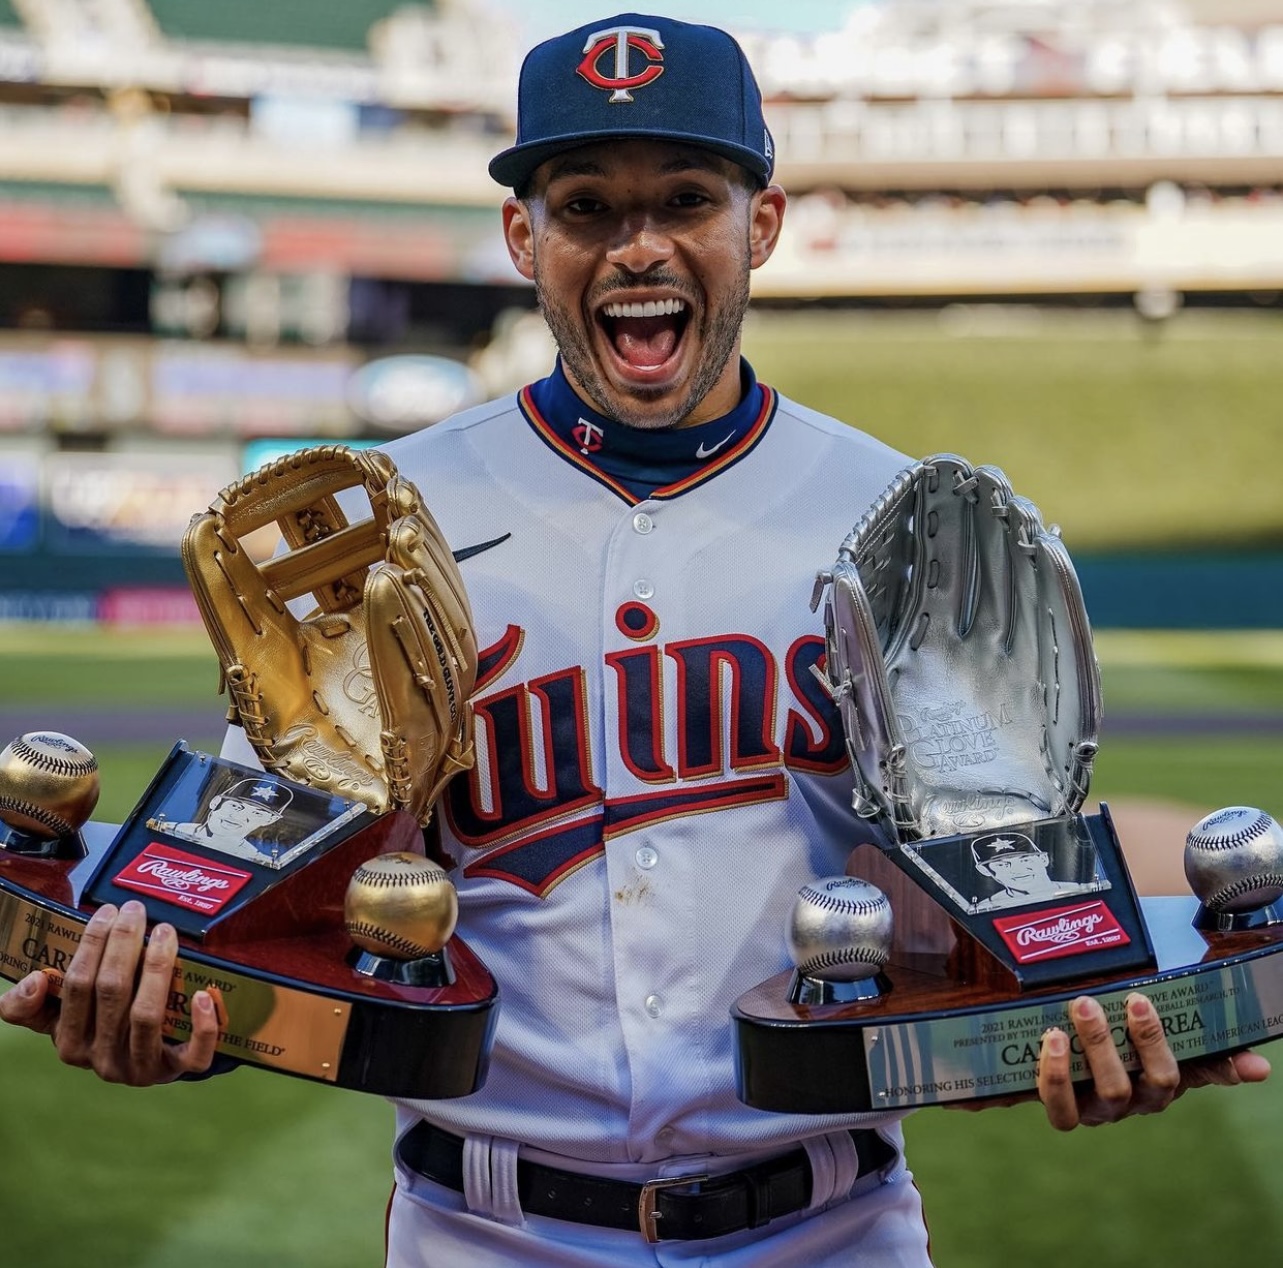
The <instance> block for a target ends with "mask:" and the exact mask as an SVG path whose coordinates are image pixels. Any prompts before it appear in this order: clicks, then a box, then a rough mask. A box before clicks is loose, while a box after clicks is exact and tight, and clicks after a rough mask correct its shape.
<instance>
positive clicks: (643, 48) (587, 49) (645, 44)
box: [575, 26, 664, 105]
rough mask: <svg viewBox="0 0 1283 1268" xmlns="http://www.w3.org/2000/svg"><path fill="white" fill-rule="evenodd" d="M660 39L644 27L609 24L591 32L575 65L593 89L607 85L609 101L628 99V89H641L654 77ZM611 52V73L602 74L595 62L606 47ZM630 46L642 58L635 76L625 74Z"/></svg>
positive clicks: (660, 69)
mask: <svg viewBox="0 0 1283 1268" xmlns="http://www.w3.org/2000/svg"><path fill="white" fill-rule="evenodd" d="M663 47H664V41H663V40H662V39H661V38H660V34H659V32H658V31H655V30H652V29H651V28H650V27H644V26H612V27H608V28H607V29H606V30H604V31H594V32H593V33H592V34H591V35H590V36H589V37H588V42H587V43H586V44H585V45H584V60H583V61H582V62H580V63H579V65H578V66H577V67H576V68H575V69H576V70H577V71H578V72H579V73H580V74H581V75H582V76H583V77H584V78H585V79H586V80H587V81H588V82H589V83H590V84H592V85H593V87H595V88H610V89H613V91H612V92H611V94H610V101H611V104H612V105H613V104H614V103H615V102H618V101H632V99H633V95H632V93H630V92H629V91H628V90H629V89H630V88H644V87H645V86H646V85H647V84H649V83H651V82H653V81H654V80H656V79H658V78H659V77H660V76H661V75H662V74H663V73H664V68H663V66H662V65H660V63H661V62H663V60H664V54H663V51H662V50H663ZM612 48H613V49H614V51H615V65H614V72H615V73H614V74H613V75H603V74H602V73H601V71H600V70H598V68H597V66H598V63H599V62H600V61H601V59H602V57H603V56H604V55H605V54H606V53H607V52H608V51H609V50H610V49H612ZM631 49H636V50H637V51H638V52H639V53H640V54H641V55H642V57H644V58H645V59H646V61H645V62H644V63H643V64H642V69H641V70H639V71H638V72H637V74H635V75H631V74H629V69H630V62H631V58H632V55H631V52H630V50H631Z"/></svg>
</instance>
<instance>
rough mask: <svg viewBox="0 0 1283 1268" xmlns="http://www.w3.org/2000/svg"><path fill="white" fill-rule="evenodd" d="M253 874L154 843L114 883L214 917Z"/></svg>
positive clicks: (130, 863) (113, 880) (120, 873)
mask: <svg viewBox="0 0 1283 1268" xmlns="http://www.w3.org/2000/svg"><path fill="white" fill-rule="evenodd" d="M251 876H252V873H250V872H245V871H242V870H241V869H240V868H238V867H225V866H223V864H221V863H211V862H210V861H209V860H208V859H201V858H197V857H196V855H194V854H187V853H186V852H185V851H183V850H177V849H175V848H174V847H173V846H172V845H162V844H161V843H160V842H159V841H151V842H149V843H148V844H147V847H146V848H145V849H144V850H143V852H142V853H141V854H138V855H136V856H135V857H134V858H133V859H132V860H131V861H130V862H129V864H128V865H127V866H126V867H125V868H124V869H123V870H122V871H120V872H119V873H118V874H117V875H116V876H114V877H112V883H113V884H116V885H119V886H121V887H122V888H124V889H132V890H135V891H137V892H138V893H140V894H146V895H148V896H149V897H151V898H159V899H160V900H161V902H166V903H174V904H175V905H176V906H179V907H191V908H192V909H193V910H195V911H201V912H205V913H207V914H212V913H214V912H217V911H221V910H222V909H223V907H225V906H226V905H227V903H228V902H229V900H230V899H231V898H232V897H233V896H234V895H235V894H236V893H238V892H239V891H240V890H241V889H242V888H243V887H244V885H245V883H246V882H247V881H248V880H250V878H251Z"/></svg>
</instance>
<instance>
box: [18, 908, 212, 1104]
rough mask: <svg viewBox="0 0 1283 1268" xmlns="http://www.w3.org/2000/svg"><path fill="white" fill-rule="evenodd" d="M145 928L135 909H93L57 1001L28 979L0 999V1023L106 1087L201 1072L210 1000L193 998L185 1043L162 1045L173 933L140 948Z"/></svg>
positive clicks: (35, 977)
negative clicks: (41, 1041)
mask: <svg viewBox="0 0 1283 1268" xmlns="http://www.w3.org/2000/svg"><path fill="white" fill-rule="evenodd" d="M145 929H146V918H145V914H144V911H143V906H142V904H141V903H136V902H127V903H125V904H124V905H123V906H122V907H120V908H119V910H117V908H115V907H113V906H112V905H110V904H107V905H106V906H103V907H100V908H99V909H98V910H97V911H96V912H94V914H93V916H92V917H91V918H90V920H89V923H88V924H87V925H86V926H85V931H84V936H83V937H82V939H81V942H80V946H79V947H78V948H77V950H76V954H75V955H74V956H73V957H72V961H71V963H70V965H68V967H67V973H66V976H65V978H64V979H63V984H62V998H61V1002H60V1001H59V1000H58V999H56V998H55V997H54V996H53V995H52V994H51V993H50V990H49V978H48V977H47V976H46V975H45V974H44V973H42V972H35V973H30V974H28V975H27V976H26V977H25V978H23V979H22V981H21V982H19V983H18V984H17V985H16V986H15V987H14V988H13V989H12V990H10V991H8V992H7V993H6V994H5V995H4V996H0V1020H3V1021H6V1022H9V1023H10V1024H12V1025H15V1026H23V1027H25V1028H26V1029H28V1030H34V1031H36V1032H37V1033H40V1034H46V1035H49V1036H50V1037H51V1038H52V1039H53V1043H54V1047H55V1048H57V1050H58V1056H59V1059H60V1060H62V1061H63V1062H65V1063H66V1064H67V1065H73V1066H79V1067H81V1068H83V1069H89V1070H93V1071H94V1072H95V1073H96V1074H97V1075H98V1077H99V1078H101V1079H104V1080H106V1081H107V1082H108V1083H127V1084H129V1085H130V1086H132V1087H148V1086H151V1085H152V1084H156V1083H170V1082H172V1081H173V1080H174V1079H177V1078H180V1077H182V1076H183V1075H188V1074H200V1073H203V1072H204V1071H206V1070H207V1069H209V1066H210V1063H211V1062H212V1061H213V1059H214V1050H215V1046H216V1044H217V1042H218V1015H217V1011H216V1009H215V1007H214V1001H213V999H212V998H211V997H210V994H209V992H208V991H203V990H202V991H196V992H195V993H194V994H193V996H192V999H191V1009H192V1033H191V1038H190V1039H188V1040H187V1041H186V1042H185V1043H180V1044H173V1043H169V1042H167V1041H166V1040H165V1039H164V1037H163V1033H162V1026H163V1023H164V1018H165V1005H166V1003H167V1001H168V999H169V991H170V987H171V983H172V982H173V975H174V965H175V963H176V961H177V959H178V936H177V934H176V933H175V932H174V929H173V926H171V925H167V924H159V925H157V926H156V927H155V928H154V929H153V930H152V932H151V937H150V939H149V941H148V942H147V945H146V948H145V949H144V946H143V934H144V932H145Z"/></svg>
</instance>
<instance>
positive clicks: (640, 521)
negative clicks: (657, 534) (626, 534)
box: [633, 511, 655, 535]
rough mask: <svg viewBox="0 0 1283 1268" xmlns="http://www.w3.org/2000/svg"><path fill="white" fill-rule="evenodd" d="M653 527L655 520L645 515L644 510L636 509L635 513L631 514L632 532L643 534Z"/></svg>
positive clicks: (651, 530)
mask: <svg viewBox="0 0 1283 1268" xmlns="http://www.w3.org/2000/svg"><path fill="white" fill-rule="evenodd" d="M654 528H655V521H654V520H653V519H651V517H650V516H649V515H647V514H646V512H645V511H638V512H637V514H636V515H634V516H633V530H634V532H638V533H641V534H643V535H645V534H646V533H649V532H653V531H654Z"/></svg>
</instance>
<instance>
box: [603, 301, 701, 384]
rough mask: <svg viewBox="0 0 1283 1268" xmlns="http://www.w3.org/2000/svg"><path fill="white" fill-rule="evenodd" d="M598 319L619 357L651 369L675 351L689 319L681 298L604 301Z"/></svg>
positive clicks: (687, 309) (688, 311)
mask: <svg viewBox="0 0 1283 1268" xmlns="http://www.w3.org/2000/svg"><path fill="white" fill-rule="evenodd" d="M597 319H598V321H599V322H600V324H601V327H602V329H603V330H604V331H605V333H606V338H607V339H608V340H609V341H610V345H611V347H612V348H614V350H615V353H616V355H617V356H618V357H619V359H620V360H621V361H623V362H624V363H625V364H626V365H628V366H629V367H630V368H632V369H634V370H654V369H658V368H659V367H660V366H662V365H664V364H665V362H667V361H668V360H669V359H670V358H671V357H672V356H673V354H674V353H675V352H676V351H677V347H678V344H680V343H681V339H682V334H683V333H684V331H685V330H686V326H687V323H688V322H689V321H690V309H689V307H688V306H687V303H686V301H685V300H684V299H651V300H644V301H642V300H635V301H631V302H628V303H622V302H616V303H611V304H603V305H602V307H601V309H600V310H599V312H598V318H597Z"/></svg>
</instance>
